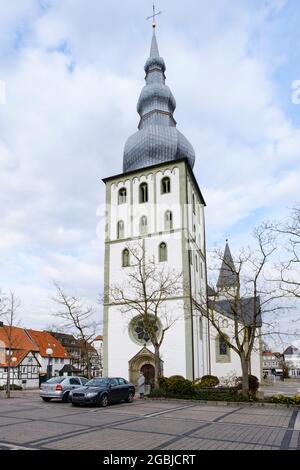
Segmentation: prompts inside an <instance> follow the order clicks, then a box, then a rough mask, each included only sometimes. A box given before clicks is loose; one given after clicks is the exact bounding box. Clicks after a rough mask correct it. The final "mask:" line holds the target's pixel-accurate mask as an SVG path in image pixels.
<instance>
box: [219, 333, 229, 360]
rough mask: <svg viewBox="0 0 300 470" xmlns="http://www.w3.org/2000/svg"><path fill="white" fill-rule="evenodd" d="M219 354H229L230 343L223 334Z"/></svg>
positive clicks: (220, 337) (220, 338)
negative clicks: (228, 343)
mask: <svg viewBox="0 0 300 470" xmlns="http://www.w3.org/2000/svg"><path fill="white" fill-rule="evenodd" d="M219 354H220V356H226V355H227V354H228V345H227V342H226V341H225V338H224V337H223V336H221V335H220V336H219Z"/></svg>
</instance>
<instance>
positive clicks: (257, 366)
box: [210, 315, 262, 380]
mask: <svg viewBox="0 0 300 470" xmlns="http://www.w3.org/2000/svg"><path fill="white" fill-rule="evenodd" d="M219 321H220V323H222V322H223V321H225V322H226V324H228V327H222V331H223V332H224V333H225V334H226V335H227V336H228V337H229V338H232V337H233V334H232V331H233V322H232V320H231V321H230V320H229V319H228V318H227V317H223V316H221V315H220V320H219ZM210 333H211V334H210V350H211V373H212V375H215V376H217V377H219V378H220V377H225V376H226V375H228V374H233V373H234V374H235V375H237V376H241V375H242V368H241V362H240V358H239V356H238V354H237V353H236V352H235V351H234V350H233V349H230V362H218V361H217V357H216V349H217V348H216V337H217V336H218V333H217V330H216V329H215V328H214V327H213V326H212V325H211V328H210ZM233 342H234V340H233ZM251 374H252V375H255V376H256V377H257V378H258V380H261V376H262V370H261V357H260V350H259V340H258V339H257V340H256V342H255V347H254V349H253V352H252V355H251Z"/></svg>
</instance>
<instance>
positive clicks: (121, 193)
mask: <svg viewBox="0 0 300 470" xmlns="http://www.w3.org/2000/svg"><path fill="white" fill-rule="evenodd" d="M126 199H127V190H126V188H121V189H119V194H118V204H124V203H125V202H126Z"/></svg>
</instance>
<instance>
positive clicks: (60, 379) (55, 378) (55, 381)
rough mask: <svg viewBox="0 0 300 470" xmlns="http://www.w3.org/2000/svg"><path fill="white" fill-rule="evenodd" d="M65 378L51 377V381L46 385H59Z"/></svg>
mask: <svg viewBox="0 0 300 470" xmlns="http://www.w3.org/2000/svg"><path fill="white" fill-rule="evenodd" d="M65 378H66V377H52V379H49V380H47V384H60V383H61V382H62V381H63V380H65Z"/></svg>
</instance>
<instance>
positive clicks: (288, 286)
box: [266, 203, 300, 299]
mask: <svg viewBox="0 0 300 470" xmlns="http://www.w3.org/2000/svg"><path fill="white" fill-rule="evenodd" d="M266 228H267V229H269V230H270V231H273V232H276V233H277V234H278V235H279V236H280V237H281V238H282V239H283V240H284V241H285V249H286V254H287V260H286V261H282V263H281V276H280V282H281V289H282V290H283V291H284V292H286V293H287V294H288V295H289V296H291V297H294V298H296V299H300V203H298V204H296V205H295V206H294V207H293V208H292V209H291V211H290V214H289V216H288V217H287V219H286V220H285V221H283V222H281V223H271V224H270V223H269V224H266Z"/></svg>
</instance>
